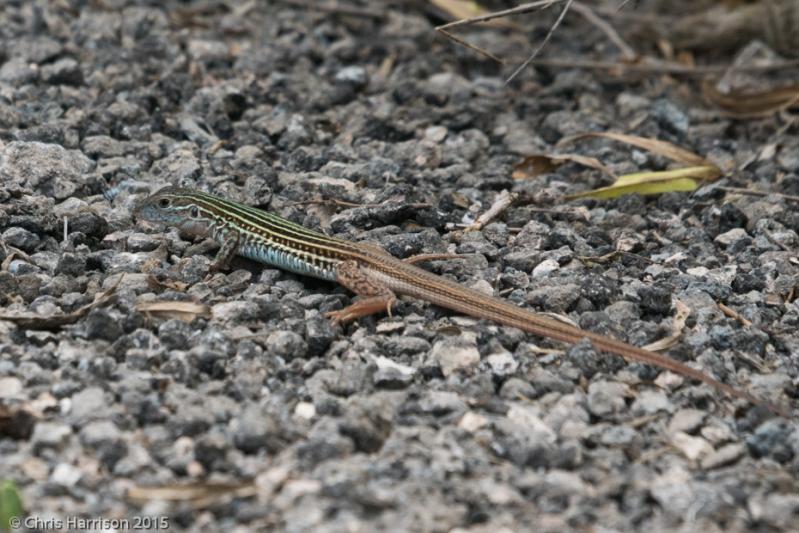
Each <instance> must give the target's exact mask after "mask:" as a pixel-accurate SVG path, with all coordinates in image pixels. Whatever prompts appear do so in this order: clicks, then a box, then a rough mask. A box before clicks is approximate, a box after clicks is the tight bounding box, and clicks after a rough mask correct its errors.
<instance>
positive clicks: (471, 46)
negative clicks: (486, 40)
mask: <svg viewBox="0 0 799 533" xmlns="http://www.w3.org/2000/svg"><path fill="white" fill-rule="evenodd" d="M436 30H438V33H440V34H441V35H443V36H444V37H446V38H447V39H451V40H452V41H454V42H456V43H458V44H460V45H461V46H465V47H466V48H469V49H470V50H474V51H475V52H477V53H479V54H482V55H484V56H486V57H487V58H489V59H493V60H494V61H496V62H497V63H499V64H500V65H504V64H505V61H504V60H502V59H500V58H498V57H497V56H495V55H494V54H492V53H491V52H489V51H488V50H485V49H483V48H480V47H479V46H477V45H475V44H471V43H469V42H468V41H464V40H463V39H461V38H460V37H456V36H455V35H453V34H451V33H450V32H448V31H447V30H442V29H441V28H436Z"/></svg>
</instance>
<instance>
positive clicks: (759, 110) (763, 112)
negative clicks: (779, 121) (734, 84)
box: [702, 81, 799, 118]
mask: <svg viewBox="0 0 799 533" xmlns="http://www.w3.org/2000/svg"><path fill="white" fill-rule="evenodd" d="M702 96H704V97H705V100H707V101H708V102H709V103H710V104H712V105H714V106H716V107H719V108H721V109H723V110H724V111H725V113H727V114H728V115H730V116H732V117H735V118H755V117H763V116H768V115H771V114H773V113H776V112H778V111H783V110H786V109H790V108H792V107H799V84H793V85H787V86H784V87H776V88H774V89H769V90H766V91H759V92H745V91H730V92H728V93H722V92H721V91H719V90H718V88H717V87H716V84H715V83H714V82H710V81H705V82H704V83H703V84H702Z"/></svg>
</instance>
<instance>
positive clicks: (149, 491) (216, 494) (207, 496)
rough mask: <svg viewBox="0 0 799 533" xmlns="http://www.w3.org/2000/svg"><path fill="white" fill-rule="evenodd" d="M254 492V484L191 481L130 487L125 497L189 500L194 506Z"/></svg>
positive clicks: (132, 498) (245, 496)
mask: <svg viewBox="0 0 799 533" xmlns="http://www.w3.org/2000/svg"><path fill="white" fill-rule="evenodd" d="M255 493H256V487H255V484H254V483H252V482H247V483H191V484H187V485H173V486H164V487H140V486H136V487H132V488H130V489H128V492H127V497H128V498H129V499H131V500H137V501H148V500H166V501H181V502H191V503H192V504H194V506H195V507H206V506H207V505H209V504H212V503H214V502H217V501H219V500H220V499H223V498H228V497H231V498H248V497H250V496H254V495H255Z"/></svg>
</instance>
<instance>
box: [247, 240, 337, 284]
mask: <svg viewBox="0 0 799 533" xmlns="http://www.w3.org/2000/svg"><path fill="white" fill-rule="evenodd" d="M239 255H241V256H243V257H246V258H248V259H252V260H253V261H258V262H259V263H264V264H267V265H271V266H274V267H277V268H280V269H281V270H288V271H289V272H294V273H295V274H302V275H303V276H311V277H314V278H319V279H325V280H328V281H336V272H335V265H334V263H332V262H331V263H325V264H324V265H322V264H314V263H313V262H311V261H309V260H306V259H304V258H303V257H300V256H298V255H297V254H296V253H294V252H287V251H286V250H281V249H279V248H275V247H271V246H269V247H267V246H253V245H251V244H244V245H242V246H241V247H240V248H239Z"/></svg>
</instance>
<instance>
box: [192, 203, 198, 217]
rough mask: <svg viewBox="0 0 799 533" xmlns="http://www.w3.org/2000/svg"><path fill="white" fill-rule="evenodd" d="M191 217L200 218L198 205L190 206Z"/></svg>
mask: <svg viewBox="0 0 799 533" xmlns="http://www.w3.org/2000/svg"><path fill="white" fill-rule="evenodd" d="M191 218H200V209H199V208H198V207H196V206H195V207H192V208H191Z"/></svg>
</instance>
